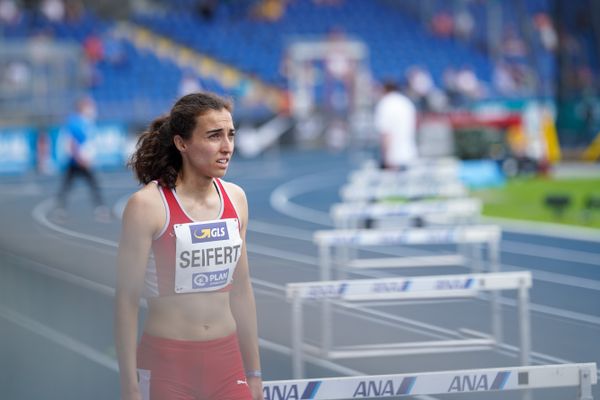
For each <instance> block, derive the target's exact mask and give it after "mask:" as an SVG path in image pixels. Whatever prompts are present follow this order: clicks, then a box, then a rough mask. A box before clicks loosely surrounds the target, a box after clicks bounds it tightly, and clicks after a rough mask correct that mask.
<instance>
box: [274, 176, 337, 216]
mask: <svg viewBox="0 0 600 400" xmlns="http://www.w3.org/2000/svg"><path fill="white" fill-rule="evenodd" d="M330 175H331V174H330ZM336 177H337V175H336ZM333 178H335V177H331V176H329V177H328V176H327V173H323V172H320V173H317V174H313V175H307V176H304V177H302V178H297V179H294V180H291V181H289V182H286V183H284V184H283V185H281V186H278V187H277V188H276V189H275V190H274V191H273V192H272V193H271V197H270V203H271V207H273V208H274V209H275V210H277V211H279V212H280V213H282V214H284V215H287V216H289V217H292V218H296V219H300V220H302V221H308V222H312V223H315V224H318V225H325V226H332V225H333V223H332V221H331V217H330V216H329V213H328V212H323V211H317V210H314V209H312V208H309V207H304V206H301V205H299V204H295V203H292V202H291V201H290V198H292V197H295V196H297V195H299V194H304V193H308V192H310V191H313V190H316V189H320V188H322V187H329V186H331V185H332V184H335V183H338V184H339V182H338V180H339V179H333Z"/></svg>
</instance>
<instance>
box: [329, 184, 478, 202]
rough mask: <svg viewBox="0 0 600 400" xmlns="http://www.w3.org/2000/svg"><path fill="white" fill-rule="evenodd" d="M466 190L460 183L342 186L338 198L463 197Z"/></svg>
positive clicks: (344, 199)
mask: <svg viewBox="0 0 600 400" xmlns="http://www.w3.org/2000/svg"><path fill="white" fill-rule="evenodd" d="M467 194H468V193H467V189H466V188H465V185H463V184H462V183H460V182H448V183H446V184H436V183H433V184H432V183H423V181H421V182H420V183H419V184H418V185H412V184H411V185H376V186H362V185H357V184H350V185H344V186H343V187H342V188H341V189H340V196H341V198H342V199H343V201H345V202H352V201H367V200H373V199H383V198H386V197H402V198H416V197H431V196H437V197H464V196H466V195H467Z"/></svg>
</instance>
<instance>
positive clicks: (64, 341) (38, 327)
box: [0, 305, 119, 372]
mask: <svg viewBox="0 0 600 400" xmlns="http://www.w3.org/2000/svg"><path fill="white" fill-rule="evenodd" d="M0 317H2V318H4V319H6V320H8V321H10V322H12V323H14V324H15V325H18V326H20V327H21V328H24V329H26V330H28V331H29V332H32V333H35V334H36V335H39V336H42V337H43V338H46V339H48V340H50V341H52V342H54V343H56V344H58V345H60V346H62V347H64V348H66V349H68V350H71V351H73V352H75V353H77V354H79V355H81V356H82V357H84V358H86V359H88V360H90V361H92V362H94V363H96V364H99V365H101V366H103V367H106V368H108V369H110V370H111V371H115V372H118V371H119V367H118V365H117V362H116V360H115V359H114V358H112V357H110V356H107V355H106V354H102V353H101V352H99V351H98V350H95V349H94V348H92V347H90V346H88V345H86V344H84V343H82V342H80V341H78V340H76V339H74V338H72V337H70V336H68V335H65V334H64V333H61V332H59V331H57V330H55V329H52V328H50V327H49V326H47V325H44V324H42V323H41V322H38V321H36V320H34V319H31V318H29V317H26V316H25V315H23V314H21V313H18V312H16V311H13V310H11V309H9V308H6V307H4V306H2V305H0Z"/></svg>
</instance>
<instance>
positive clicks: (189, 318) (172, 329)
mask: <svg viewBox="0 0 600 400" xmlns="http://www.w3.org/2000/svg"><path fill="white" fill-rule="evenodd" d="M235 330H236V323H235V319H234V318H233V315H232V313H231V308H230V306H229V292H210V293H189V294H177V295H173V296H164V297H157V298H152V299H148V317H147V318H146V323H145V326H144V332H145V333H147V334H149V335H152V336H158V337H163V338H169V339H175V340H194V341H203V340H212V339H218V338H222V337H225V336H228V335H231V334H232V333H234V332H235Z"/></svg>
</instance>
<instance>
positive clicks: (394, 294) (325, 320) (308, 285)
mask: <svg viewBox="0 0 600 400" xmlns="http://www.w3.org/2000/svg"><path fill="white" fill-rule="evenodd" d="M531 283H532V279H531V272H529V271H521V272H495V273H492V272H490V273H485V274H466V275H438V276H421V277H411V278H382V279H356V280H340V281H322V282H302V283H289V284H287V285H286V295H287V299H288V301H291V302H292V363H293V373H294V378H296V379H299V378H302V377H303V375H304V360H303V354H304V352H307V353H310V354H313V355H318V356H321V357H327V358H330V359H341V358H360V357H374V356H390V355H403V354H425V353H448V352H456V351H467V350H489V349H491V348H493V346H495V345H497V344H499V343H501V342H502V335H501V329H502V328H501V310H500V309H499V307H498V306H494V307H492V335H481V334H480V335H477V336H478V337H476V338H466V339H456V340H439V341H422V342H410V343H386V344H375V345H354V346H344V347H339V346H338V347H334V346H333V345H332V335H333V324H332V318H331V307H330V306H331V302H332V301H336V302H337V304H340V305H344V303H351V302H366V301H376V300H398V301H401V300H409V299H419V300H424V299H448V298H473V297H475V296H477V295H478V294H479V293H480V292H482V291H492V292H497V291H499V290H510V289H512V290H515V289H516V290H517V291H518V310H519V311H518V316H519V340H520V347H521V364H522V365H527V364H529V362H530V351H531V332H530V321H529V292H528V290H529V288H530V287H531ZM304 301H321V302H322V305H323V306H327V307H323V309H322V313H321V343H320V346H313V345H309V344H308V343H304V339H303V337H304V321H303V302H304Z"/></svg>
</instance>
